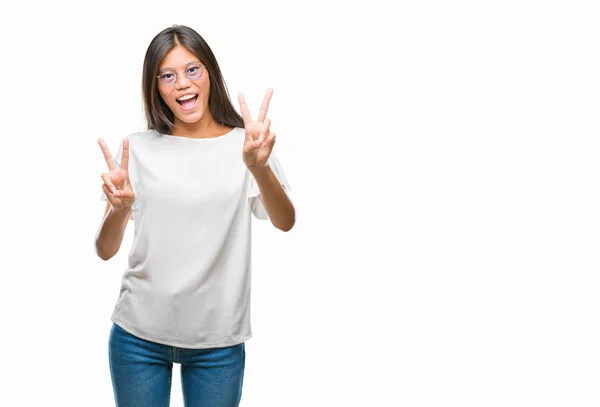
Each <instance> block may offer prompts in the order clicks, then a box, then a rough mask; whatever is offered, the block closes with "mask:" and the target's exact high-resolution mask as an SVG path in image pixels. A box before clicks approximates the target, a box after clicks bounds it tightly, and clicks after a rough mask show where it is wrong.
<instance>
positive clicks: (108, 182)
mask: <svg viewBox="0 0 600 407" xmlns="http://www.w3.org/2000/svg"><path fill="white" fill-rule="evenodd" d="M102 181H104V183H105V184H106V185H107V186H108V188H109V189H110V191H112V193H113V195H114V194H115V192H117V188H115V186H114V185H113V183H112V181H111V180H110V177H109V176H108V174H107V173H102Z"/></svg>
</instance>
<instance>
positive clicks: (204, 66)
mask: <svg viewBox="0 0 600 407" xmlns="http://www.w3.org/2000/svg"><path fill="white" fill-rule="evenodd" d="M192 66H195V65H192ZM198 66H199V67H200V70H201V73H200V76H199V77H198V78H196V79H192V78H190V76H189V75H188V73H187V70H188V68H189V67H188V68H186V70H185V76H187V77H188V79H189V80H190V81H197V80H198V79H200V78H202V75H204V68H206V65H198ZM174 74H175V82H173V83H172V84H170V85H167V84H166V83H164V82H163V81H162V80H161V79H160V77H161V76H162V75H157V76H156V78H157V79H158V80H159V82H160V83H162V84H163V85H165V86H168V87H171V86H173V85H175V84H176V83H177V78H179V76H178V73H177V72H174ZM163 75H164V74H163Z"/></svg>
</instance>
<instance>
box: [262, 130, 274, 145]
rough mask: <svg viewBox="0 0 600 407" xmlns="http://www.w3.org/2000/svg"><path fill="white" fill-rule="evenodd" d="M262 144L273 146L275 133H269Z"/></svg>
mask: <svg viewBox="0 0 600 407" xmlns="http://www.w3.org/2000/svg"><path fill="white" fill-rule="evenodd" d="M263 144H266V145H268V146H271V147H273V145H274V144H275V133H269V137H267V139H266V140H265V142H264V143H263Z"/></svg>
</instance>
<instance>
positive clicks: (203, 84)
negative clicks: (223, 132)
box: [158, 45, 210, 126]
mask: <svg viewBox="0 0 600 407" xmlns="http://www.w3.org/2000/svg"><path fill="white" fill-rule="evenodd" d="M202 65H204V64H203V63H202V62H201V61H200V60H199V59H198V58H196V56H195V55H194V54H192V53H191V52H190V51H188V50H187V49H186V48H185V47H182V46H181V45H177V46H175V48H173V49H172V50H171V51H170V52H169V53H168V54H167V55H166V56H165V58H164V59H163V61H162V63H161V64H160V67H159V70H158V75H160V76H161V77H162V78H166V79H173V78H175V77H176V81H175V83H174V84H172V85H170V86H169V85H166V84H164V83H163V81H162V80H159V81H158V91H159V93H160V96H161V97H162V98H163V100H164V101H165V103H166V104H167V106H169V108H170V109H171V111H172V112H173V115H174V116H175V125H176V126H177V122H178V121H179V122H184V123H196V122H197V121H199V120H200V119H202V117H203V116H207V117H205V120H206V119H210V112H209V111H208V96H209V93H210V92H209V91H210V78H209V77H208V71H207V69H206V68H200V67H199V66H202ZM199 69H201V70H202V75H201V76H200V78H198V79H190V78H189V77H188V75H190V76H192V78H193V77H194V75H195V74H196V75H197V73H198V72H199V71H198V70H199ZM186 73H187V74H186ZM190 95H191V96H193V97H192V98H191V99H188V98H189V97H190Z"/></svg>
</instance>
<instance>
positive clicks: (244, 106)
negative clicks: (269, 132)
mask: <svg viewBox="0 0 600 407" xmlns="http://www.w3.org/2000/svg"><path fill="white" fill-rule="evenodd" d="M238 102H239V103H240V112H241V113H242V119H244V126H248V124H249V123H250V122H251V121H252V116H251V115H250V111H249V110H248V105H247V104H246V98H244V94H243V93H242V92H240V93H238Z"/></svg>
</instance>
